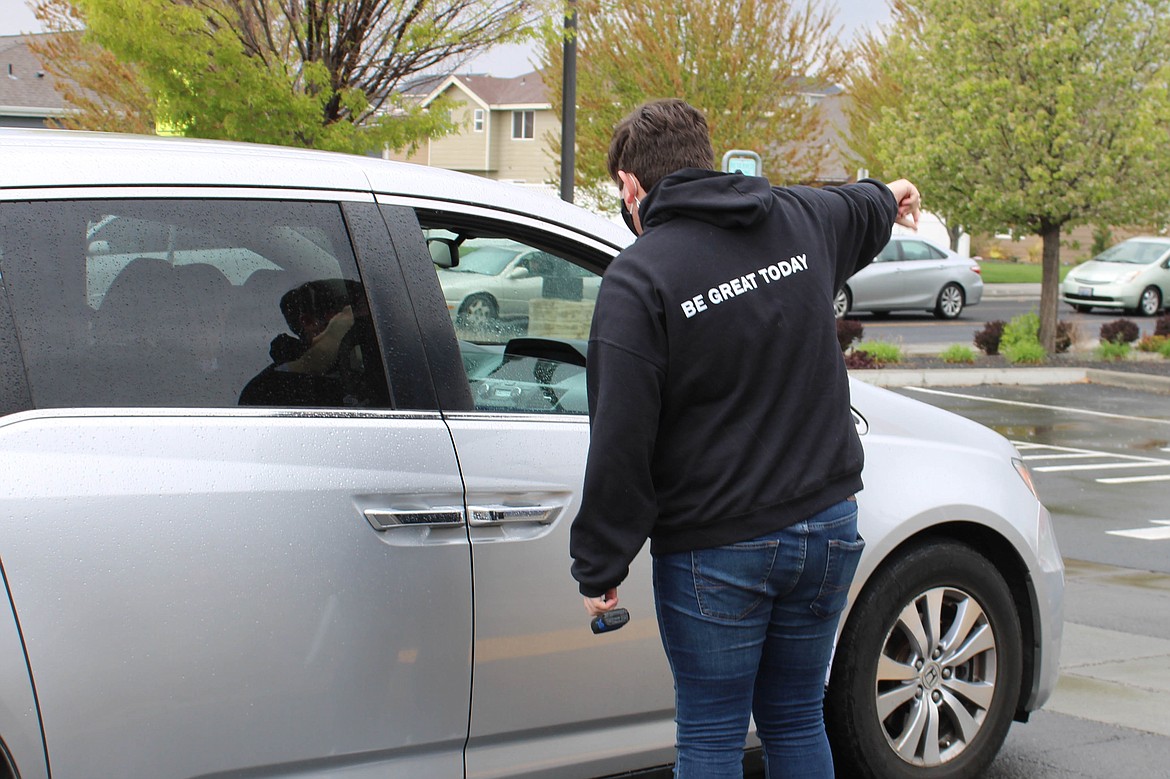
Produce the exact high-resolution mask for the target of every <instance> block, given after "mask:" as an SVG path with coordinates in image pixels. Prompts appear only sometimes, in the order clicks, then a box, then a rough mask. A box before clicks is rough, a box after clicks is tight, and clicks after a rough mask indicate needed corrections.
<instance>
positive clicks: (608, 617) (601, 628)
mask: <svg viewBox="0 0 1170 779" xmlns="http://www.w3.org/2000/svg"><path fill="white" fill-rule="evenodd" d="M629 621H630V612H628V611H626V610H625V609H613V610H612V611H607V612H605V613H604V614H602V615H601V616H600V617H594V618H593V619H591V620H590V621H589V627H590V628H592V629H593V632H594V633H608V632H610V631H611V630H617V629H618V628H620V627H621V626H622V625H624V624H626V623H627V622H629Z"/></svg>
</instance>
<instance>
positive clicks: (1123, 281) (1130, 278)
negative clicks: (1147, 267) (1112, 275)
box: [1117, 270, 1142, 284]
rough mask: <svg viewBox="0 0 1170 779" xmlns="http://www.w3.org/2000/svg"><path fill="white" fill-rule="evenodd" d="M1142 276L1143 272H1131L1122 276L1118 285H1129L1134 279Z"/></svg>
mask: <svg viewBox="0 0 1170 779" xmlns="http://www.w3.org/2000/svg"><path fill="white" fill-rule="evenodd" d="M1140 275H1142V272H1141V271H1140V270H1131V271H1130V272H1129V273H1127V274H1125V275H1124V276H1122V277H1121V278H1119V279H1118V280H1117V283H1118V284H1128V283H1129V282H1131V281H1133V280H1134V279H1136V278H1137V277H1138V276H1140Z"/></svg>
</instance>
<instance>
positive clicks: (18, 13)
mask: <svg viewBox="0 0 1170 779" xmlns="http://www.w3.org/2000/svg"><path fill="white" fill-rule="evenodd" d="M837 8H838V13H837V21H838V24H840V26H841V29H842V31H843V37H844V38H849V37H851V36H852V35H853V34H854V33H856V32H857V30H859V29H866V28H869V27H873V26H874V25H877V24H879V23H881V22H884V21H886V20H887V19H889V16H890V11H889V6H888V5H887V4H886V2H885V0H837ZM25 32H40V29H39V27H38V25H37V20H36V17H34V16H33V13H32V11H31V10H30V9H29V7H28V4H27V3H26V2H25V0H0V35H18V34H20V33H25ZM530 58H531V50H530V49H529V48H528V47H523V46H502V47H499V48H498V49H494V50H492V51H491V52H489V53H488V54H486V55H484V56H482V57H480V58H478V59H476V60H474V61H473V62H471V63H470V64H469V65H468V66H466V67H464V68H462V69H461V70H463V71H465V72H467V71H475V72H478V73H488V74H490V75H493V76H500V77H509V76H518V75H520V74H521V73H527V72H528V71H530V70H532V65H531V63H530V61H529V60H530Z"/></svg>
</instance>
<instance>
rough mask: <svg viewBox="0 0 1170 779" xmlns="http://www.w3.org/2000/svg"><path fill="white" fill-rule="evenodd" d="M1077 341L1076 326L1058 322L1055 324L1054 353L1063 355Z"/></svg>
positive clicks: (1061, 321) (1070, 323) (1063, 321)
mask: <svg viewBox="0 0 1170 779" xmlns="http://www.w3.org/2000/svg"><path fill="white" fill-rule="evenodd" d="M1076 340H1077V326H1076V325H1074V324H1073V323H1072V322H1066V321H1065V320H1063V319H1062V320H1060V321H1059V322H1057V323H1056V353H1057V354H1064V353H1065V352H1067V351H1068V350H1069V349H1071V348H1072V345H1073V344H1074V343H1076Z"/></svg>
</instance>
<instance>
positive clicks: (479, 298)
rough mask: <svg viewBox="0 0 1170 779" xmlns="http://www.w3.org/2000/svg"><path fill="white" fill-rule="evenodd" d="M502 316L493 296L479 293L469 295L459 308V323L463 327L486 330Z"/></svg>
mask: <svg viewBox="0 0 1170 779" xmlns="http://www.w3.org/2000/svg"><path fill="white" fill-rule="evenodd" d="M499 316H500V307H499V306H498V305H497V304H496V301H495V300H494V299H493V298H492V296H491V295H488V294H486V293H483V292H477V293H475V294H474V295H469V296H468V297H467V299H466V300H464V301H463V305H461V306H459V313H458V318H457V320H456V321H457V323H458V324H459V325H461V326H463V327H469V328H473V329H474V328H485V327H489V326H491V325H492V324H494V323H495V322H496V320H497V319H498V318H499Z"/></svg>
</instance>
